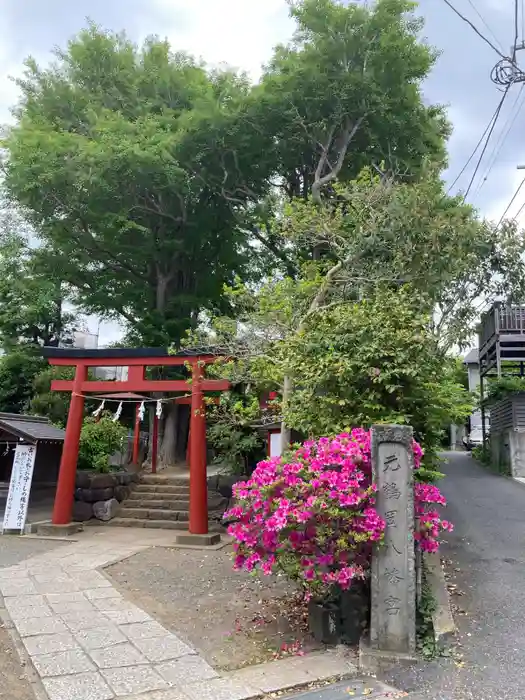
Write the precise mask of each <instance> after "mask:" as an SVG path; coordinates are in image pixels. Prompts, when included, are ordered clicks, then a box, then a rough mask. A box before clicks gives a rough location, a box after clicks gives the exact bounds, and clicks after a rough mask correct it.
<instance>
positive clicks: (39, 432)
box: [0, 413, 65, 444]
mask: <svg viewBox="0 0 525 700" xmlns="http://www.w3.org/2000/svg"><path fill="white" fill-rule="evenodd" d="M0 429H1V430H5V431H6V432H7V433H11V435H15V436H16V437H18V438H22V439H23V440H26V441H28V442H31V443H33V444H35V443H37V442H63V441H64V436H65V431H64V430H61V429H60V428H56V427H55V426H54V425H51V423H50V422H49V421H48V419H47V418H40V417H39V416H22V415H18V414H17V413H0Z"/></svg>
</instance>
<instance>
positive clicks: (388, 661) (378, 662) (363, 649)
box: [359, 635, 417, 675]
mask: <svg viewBox="0 0 525 700" xmlns="http://www.w3.org/2000/svg"><path fill="white" fill-rule="evenodd" d="M416 662H417V657H416V656H414V655H413V654H404V653H402V652H396V651H387V650H384V649H377V648H376V647H374V646H372V644H371V643H370V637H369V635H365V636H364V637H363V638H362V639H361V642H360V643H359V669H360V671H362V672H363V673H370V674H372V675H377V674H381V675H382V674H385V673H387V672H388V671H390V670H391V669H392V668H394V667H396V668H398V667H401V666H411V665H412V664H414V663H416Z"/></svg>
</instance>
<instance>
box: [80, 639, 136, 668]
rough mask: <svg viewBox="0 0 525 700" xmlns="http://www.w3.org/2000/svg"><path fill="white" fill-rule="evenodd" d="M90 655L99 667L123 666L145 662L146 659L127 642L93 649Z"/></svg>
mask: <svg viewBox="0 0 525 700" xmlns="http://www.w3.org/2000/svg"><path fill="white" fill-rule="evenodd" d="M90 656H91V658H92V659H93V661H94V662H95V663H96V664H97V666H98V667H99V668H123V667H125V666H139V665H141V664H146V663H147V659H146V658H145V657H144V656H142V654H141V653H140V652H139V651H137V650H136V649H135V647H133V646H132V645H131V644H130V643H129V642H123V643H122V644H113V645H111V646H109V647H105V648H104V649H93V650H92V651H91V652H90Z"/></svg>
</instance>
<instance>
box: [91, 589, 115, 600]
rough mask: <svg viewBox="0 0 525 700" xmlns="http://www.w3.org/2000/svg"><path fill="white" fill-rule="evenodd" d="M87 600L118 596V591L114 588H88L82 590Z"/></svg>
mask: <svg viewBox="0 0 525 700" xmlns="http://www.w3.org/2000/svg"><path fill="white" fill-rule="evenodd" d="M84 595H85V596H86V598H87V599H88V600H100V599H101V598H120V593H119V592H118V591H117V590H115V589H114V588H88V589H87V590H85V591H84Z"/></svg>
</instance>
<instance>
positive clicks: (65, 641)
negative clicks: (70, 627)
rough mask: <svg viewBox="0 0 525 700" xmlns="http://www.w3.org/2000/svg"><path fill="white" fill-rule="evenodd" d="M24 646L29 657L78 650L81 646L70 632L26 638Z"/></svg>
mask: <svg viewBox="0 0 525 700" xmlns="http://www.w3.org/2000/svg"><path fill="white" fill-rule="evenodd" d="M24 646H25V648H26V649H27V653H28V654H29V656H36V655H37V654H53V653H54V652H57V651H67V650H68V649H78V648H79V646H78V644H77V642H76V640H75V638H74V637H73V635H72V634H71V633H70V632H62V633H58V634H38V635H36V636H34V637H25V638H24Z"/></svg>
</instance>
